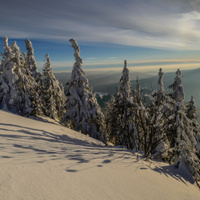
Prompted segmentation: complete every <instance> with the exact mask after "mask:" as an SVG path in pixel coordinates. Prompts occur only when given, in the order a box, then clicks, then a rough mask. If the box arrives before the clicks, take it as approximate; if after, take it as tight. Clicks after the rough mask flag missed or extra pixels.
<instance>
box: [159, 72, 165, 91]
mask: <svg viewBox="0 0 200 200" xmlns="http://www.w3.org/2000/svg"><path fill="white" fill-rule="evenodd" d="M163 75H164V72H163V71H162V68H160V69H159V72H158V76H159V79H158V84H159V85H160V92H163V91H164V84H163Z"/></svg>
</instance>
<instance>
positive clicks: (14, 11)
mask: <svg viewBox="0 0 200 200" xmlns="http://www.w3.org/2000/svg"><path fill="white" fill-rule="evenodd" d="M198 8H200V5H199V1H198V0H184V1H183V0H168V1H166V0H144V1H138V0H124V1H121V0H109V1H108V0H101V1H99V0H87V1H82V0H67V1H65V0H57V1H53V0H40V1H39V0H35V1H27V0H18V1H14V0H9V1H4V3H2V4H1V7H0V20H1V21H0V22H1V23H0V35H2V36H3V35H7V36H8V37H12V38H31V39H32V38H39V39H47V40H59V41H66V40H68V39H69V38H71V37H74V38H76V39H77V40H78V41H83V42H106V43H113V44H121V45H129V46H143V47H153V48H167V49H181V50H182V49H183V50H184V49H189V50H190V49H193V50H195V49H198V50H199V49H200V34H199V32H200V26H199V24H200V13H199V9H198Z"/></svg>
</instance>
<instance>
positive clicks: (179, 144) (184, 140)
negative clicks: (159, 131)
mask: <svg viewBox="0 0 200 200" xmlns="http://www.w3.org/2000/svg"><path fill="white" fill-rule="evenodd" d="M180 75H181V72H180V70H178V71H177V72H176V77H175V80H174V83H173V84H172V85H171V86H170V88H172V89H173V93H172V98H173V99H174V103H173V104H174V105H173V110H170V115H169V116H168V119H169V122H168V127H169V128H168V130H167V135H168V138H169V142H170V147H171V149H170V151H169V155H170V162H172V163H175V165H176V166H177V167H178V168H180V167H182V166H183V165H185V164H186V165H187V167H188V169H189V170H190V172H191V174H192V176H193V178H194V180H195V181H196V182H197V184H199V183H200V182H199V181H200V161H199V158H198V156H197V151H196V145H197V140H196V138H195V134H194V132H193V128H192V126H191V120H190V119H189V118H188V117H187V115H186V108H185V106H184V91H183V85H182V76H181V77H180ZM188 116H189V115H188Z"/></svg>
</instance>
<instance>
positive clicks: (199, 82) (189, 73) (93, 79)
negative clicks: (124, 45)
mask: <svg viewBox="0 0 200 200" xmlns="http://www.w3.org/2000/svg"><path fill="white" fill-rule="evenodd" d="M175 72H176V70H175V71H174V72H170V73H165V74H164V77H163V78H164V84H165V87H166V88H167V87H168V86H169V85H170V84H172V83H173V81H174V78H175ZM151 74H152V73H151ZM182 74H183V85H184V91H185V99H186V101H189V100H190V97H191V96H192V95H193V96H194V98H195V103H196V105H197V107H198V110H200V89H199V86H200V68H199V69H193V70H183V71H182ZM86 75H87V78H88V79H89V83H90V87H93V89H94V91H95V92H104V93H109V94H113V93H114V92H115V91H116V89H117V88H118V87H119V80H120V77H121V71H106V72H105V71H104V72H103V71H96V72H86ZM55 76H56V78H58V79H59V80H60V81H61V82H62V83H63V85H65V84H66V82H67V81H68V80H69V78H70V76H71V73H69V72H68V73H67V72H64V73H55ZM137 76H139V82H140V85H141V88H145V91H151V90H152V88H153V89H156V88H157V82H158V76H157V72H155V76H151V75H150V74H148V73H139V72H134V71H131V72H130V79H131V84H132V86H133V88H134V87H135V80H136V77H137ZM105 99H106V100H108V99H109V98H108V97H106V98H105ZM98 100H99V102H100V104H101V106H103V101H102V99H101V98H98Z"/></svg>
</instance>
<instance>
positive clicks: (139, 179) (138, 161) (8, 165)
mask: <svg viewBox="0 0 200 200" xmlns="http://www.w3.org/2000/svg"><path fill="white" fill-rule="evenodd" d="M90 199H91V200H93V199H95V200H102V199H105V200H107V199H108V200H112V199H114V200H118V199H122V200H129V199H130V200H169V199H170V200H199V199H200V191H199V189H198V188H197V187H196V186H195V185H194V183H193V180H192V179H191V178H190V176H189V175H188V174H187V172H186V171H184V170H182V171H181V170H177V169H175V168H174V167H173V166H169V165H168V164H166V163H163V162H155V161H145V159H143V158H142V157H141V155H140V154H133V153H132V152H131V151H127V150H126V149H123V148H116V147H104V144H103V143H101V142H99V141H97V140H94V139H92V138H90V137H87V136H85V135H83V134H80V133H77V132H75V131H73V130H70V129H67V128H65V127H63V126H60V125H57V124H54V123H53V121H52V120H51V123H48V122H41V121H36V120H32V119H28V118H24V117H21V116H18V115H14V114H11V113H7V112H4V111H0V200H90Z"/></svg>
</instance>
